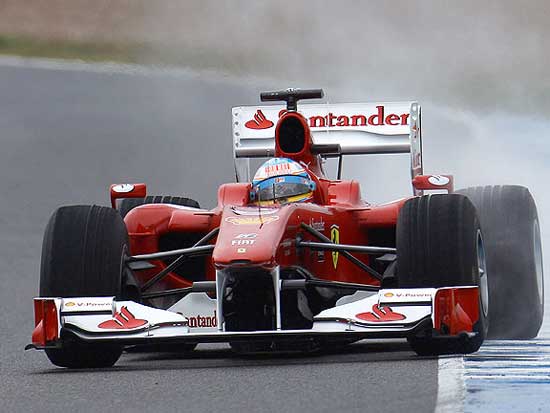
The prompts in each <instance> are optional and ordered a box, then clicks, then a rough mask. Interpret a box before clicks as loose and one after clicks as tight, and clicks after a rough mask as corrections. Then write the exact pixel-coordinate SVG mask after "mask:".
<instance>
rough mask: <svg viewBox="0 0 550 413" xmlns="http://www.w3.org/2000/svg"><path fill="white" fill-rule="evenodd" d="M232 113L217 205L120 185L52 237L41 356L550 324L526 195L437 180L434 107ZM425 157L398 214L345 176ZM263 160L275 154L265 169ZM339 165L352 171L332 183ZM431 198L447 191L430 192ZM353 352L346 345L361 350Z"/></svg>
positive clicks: (452, 346) (252, 349) (60, 217)
mask: <svg viewBox="0 0 550 413" xmlns="http://www.w3.org/2000/svg"><path fill="white" fill-rule="evenodd" d="M322 96H323V92H322V90H299V89H288V90H284V91H279V92H267V93H262V94H261V100H262V101H284V102H286V105H278V104H271V105H267V106H260V107H258V106H256V107H236V108H233V112H232V115H233V140H234V158H235V168H236V176H237V182H236V183H228V184H224V185H221V186H220V188H219V190H218V198H217V199H218V201H217V206H216V207H215V208H214V209H212V210H206V209H201V208H200V207H199V205H198V203H197V202H196V201H194V200H192V199H189V198H182V197H174V196H147V194H146V186H145V184H117V185H113V186H111V189H110V196H111V206H112V207H103V206H95V205H90V206H88V205H82V206H63V207H60V208H59V209H57V210H56V211H55V212H54V213H53V215H52V217H51V218H50V221H49V223H48V225H47V227H46V230H45V235H44V243H43V250H42V262H41V270H40V297H38V298H35V299H34V313H35V329H34V331H33V333H32V344H29V345H28V346H27V348H35V349H40V350H45V352H46V355H47V356H48V358H49V359H50V360H51V362H52V363H53V364H55V365H57V366H63V367H69V368H82V367H105V366H112V365H113V364H114V363H116V361H117V360H118V359H119V357H120V355H121V353H122V351H123V350H124V349H129V348H132V347H135V346H138V347H139V346H149V347H154V348H158V349H160V348H162V346H170V347H171V348H178V349H181V350H185V351H190V350H192V349H194V347H195V346H196V345H197V344H198V343H208V342H227V343H229V344H230V346H231V348H232V349H233V350H234V351H236V352H238V353H257V352H270V351H312V350H315V349H319V348H323V347H325V346H331V345H343V344H347V343H352V342H354V341H357V340H362V339H369V338H377V339H380V338H406V339H407V340H408V342H409V343H410V345H411V346H412V349H414V351H416V352H417V353H418V354H420V355H439V354H449V353H471V352H475V351H476V350H477V349H478V348H479V347H480V345H481V344H482V342H483V340H484V339H485V338H486V337H490V338H502V339H507V338H515V339H526V338H532V337H534V336H536V335H537V333H538V330H539V328H540V326H541V323H542V317H543V277H542V253H541V239H540V231H539V222H538V218H537V210H536V206H535V203H534V201H533V198H532V197H531V194H530V193H529V191H528V190H527V189H526V188H523V187H520V186H509V185H506V186H486V187H475V188H468V189H463V190H459V191H453V177H452V176H450V175H424V174H423V170H422V169H423V168H422V144H421V110H420V105H419V104H418V103H417V102H405V103H374V104H368V103H365V104H336V105H328V104H303V105H302V104H301V105H300V110H299V111H298V107H297V104H298V101H299V100H302V99H311V98H321V97H322ZM384 153H410V156H411V172H412V187H413V196H410V197H407V198H403V199H400V200H397V201H394V202H390V203H387V204H383V205H371V204H369V203H368V202H366V201H364V200H363V199H362V198H361V194H360V188H359V183H358V182H356V181H354V180H342V179H341V168H342V158H343V156H344V155H351V154H384ZM254 158H270V159H268V161H267V162H265V163H264V164H263V165H262V166H260V168H259V169H258V171H257V173H256V174H255V175H254V176H251V171H250V169H251V168H250V165H251V162H256V163H259V161H258V159H254ZM327 158H336V160H332V161H330V162H331V163H332V164H334V166H335V168H336V165H337V179H334V180H332V179H329V178H328V177H327V175H326V173H325V167H326V165H327V162H326V159H327ZM425 191H432V193H430V194H426V195H425V194H424V192H425ZM344 348H345V347H344Z"/></svg>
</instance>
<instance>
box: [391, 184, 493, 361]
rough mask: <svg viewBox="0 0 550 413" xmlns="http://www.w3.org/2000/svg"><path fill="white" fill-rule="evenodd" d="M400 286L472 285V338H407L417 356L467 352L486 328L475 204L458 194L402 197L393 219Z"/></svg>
mask: <svg viewBox="0 0 550 413" xmlns="http://www.w3.org/2000/svg"><path fill="white" fill-rule="evenodd" d="M397 276H398V283H399V287H400V288H439V287H453V286H478V287H479V292H480V294H479V295H480V299H479V319H478V320H477V322H476V323H475V324H474V326H473V331H474V332H475V333H476V335H475V336H474V337H467V336H466V335H464V336H461V337H434V336H433V335H431V334H428V335H424V336H414V337H410V338H409V343H410V344H411V347H412V348H413V350H414V351H415V352H416V353H417V354H419V355H438V354H455V353H462V354H465V353H473V352H475V351H477V350H478V349H479V347H480V346H481V344H482V343H483V340H484V339H485V336H486V334H487V328H488V316H489V313H488V292H487V272H486V264H485V249H484V243H483V236H482V233H481V227H480V224H479V220H478V218H477V214H476V210H475V207H474V206H473V205H472V203H471V202H470V201H469V200H468V198H466V197H465V196H462V195H455V194H439V195H426V196H422V197H418V198H412V199H410V200H408V201H407V202H406V203H405V204H404V205H403V208H402V209H401V211H400V214H399V218H398V221H397Z"/></svg>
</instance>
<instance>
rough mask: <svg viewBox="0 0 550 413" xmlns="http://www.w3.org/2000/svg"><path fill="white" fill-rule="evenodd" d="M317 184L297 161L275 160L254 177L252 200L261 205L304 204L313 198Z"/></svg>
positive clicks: (261, 168) (267, 162) (265, 164)
mask: <svg viewBox="0 0 550 413" xmlns="http://www.w3.org/2000/svg"><path fill="white" fill-rule="evenodd" d="M314 190H315V182H313V181H312V180H311V178H310V177H309V175H308V173H307V172H306V170H305V169H304V168H303V167H302V166H301V165H300V164H299V163H298V162H296V161H293V160H292V159H288V158H273V159H270V160H269V161H266V162H265V163H264V164H263V165H262V166H260V168H259V169H258V171H256V175H254V179H253V180H252V190H251V191H250V199H251V201H252V202H254V203H257V204H260V205H272V204H286V203H289V202H304V201H309V200H311V199H312V198H313V191H314Z"/></svg>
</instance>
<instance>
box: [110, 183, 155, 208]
mask: <svg viewBox="0 0 550 413" xmlns="http://www.w3.org/2000/svg"><path fill="white" fill-rule="evenodd" d="M109 192H110V194H111V206H112V207H113V208H116V200H117V199H124V198H145V196H146V195H147V185H145V184H113V185H111V188H110V190H109Z"/></svg>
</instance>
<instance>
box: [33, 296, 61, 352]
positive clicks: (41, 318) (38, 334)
mask: <svg viewBox="0 0 550 413" xmlns="http://www.w3.org/2000/svg"><path fill="white" fill-rule="evenodd" d="M57 339H59V319H58V314H57V307H56V305H55V299H53V298H35V299H34V331H33V332H32V344H34V345H35V346H37V347H45V346H46V344H48V343H51V342H53V341H56V340H57Z"/></svg>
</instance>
